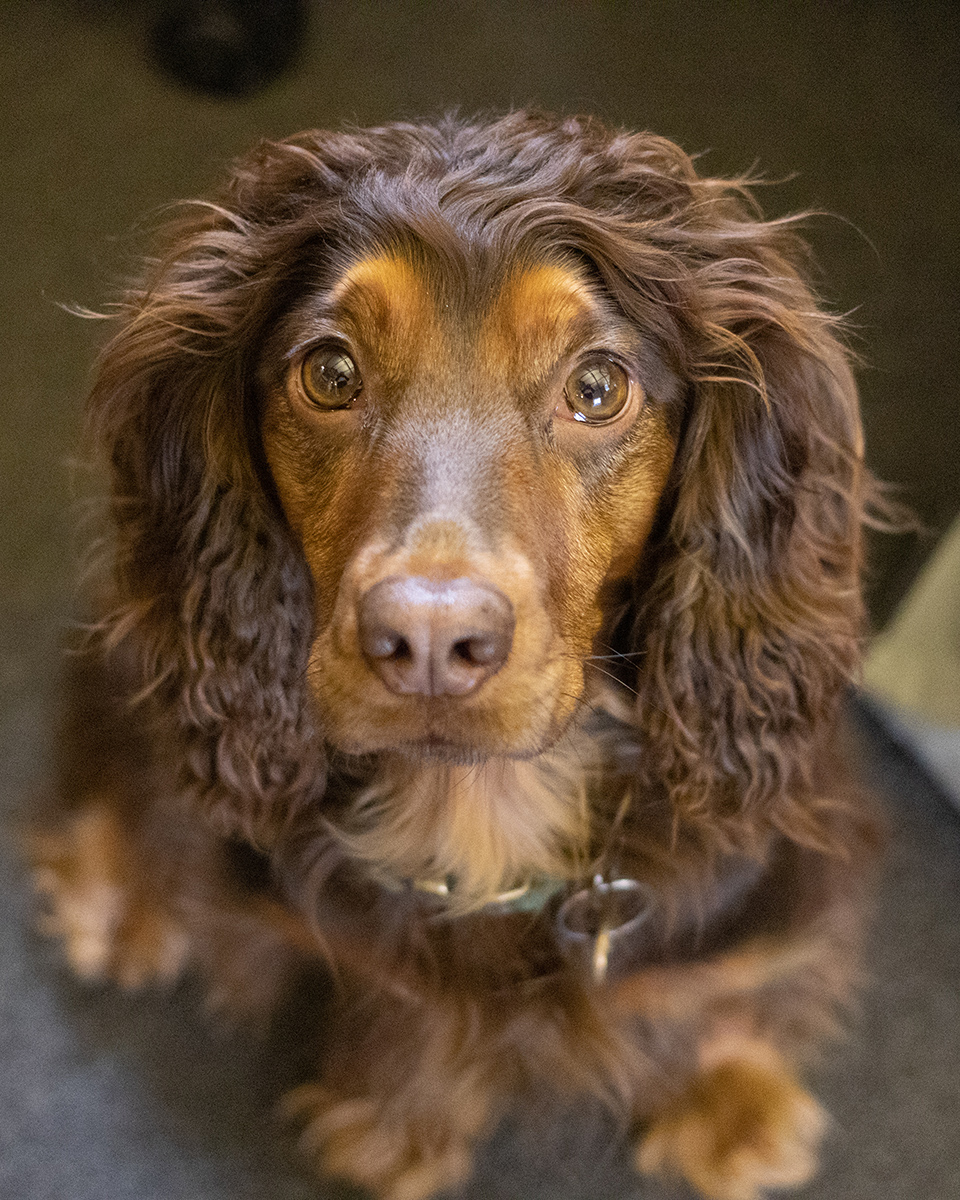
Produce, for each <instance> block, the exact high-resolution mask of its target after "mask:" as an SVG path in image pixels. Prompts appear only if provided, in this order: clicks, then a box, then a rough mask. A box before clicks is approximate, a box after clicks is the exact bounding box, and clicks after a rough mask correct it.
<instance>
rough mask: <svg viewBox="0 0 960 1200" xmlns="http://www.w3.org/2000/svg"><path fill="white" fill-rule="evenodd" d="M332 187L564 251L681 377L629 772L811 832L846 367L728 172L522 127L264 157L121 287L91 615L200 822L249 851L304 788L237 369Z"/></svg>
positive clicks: (291, 581)
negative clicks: (142, 282)
mask: <svg viewBox="0 0 960 1200" xmlns="http://www.w3.org/2000/svg"><path fill="white" fill-rule="evenodd" d="M391 189H392V190H391ZM363 194H365V195H366V196H367V197H368V199H367V201H366V204H367V208H366V209H364V208H363V203H364V201H363V200H362V199H358V197H361V196H362V195H363ZM345 197H349V198H350V202H351V203H352V204H353V210H352V211H354V212H355V213H356V212H360V213H362V214H364V220H365V221H366V225H365V226H364V228H363V229H362V230H361V235H360V236H363V237H366V238H367V239H368V240H369V238H370V237H371V233H370V231H371V229H372V230H373V235H372V236H373V237H374V238H376V237H377V236H389V233H390V221H391V220H392V219H394V218H395V217H396V215H397V214H398V213H403V212H405V211H407V210H409V212H408V216H410V219H413V218H415V217H416V215H417V214H416V212H415V211H414V209H416V208H417V205H419V206H420V209H422V211H424V212H432V211H433V210H434V209H435V208H439V207H442V208H443V211H444V214H445V216H446V219H447V221H448V222H449V223H450V225H451V226H454V227H456V228H458V229H459V230H460V232H461V234H462V235H463V236H464V237H466V238H468V239H469V238H470V237H471V236H476V237H477V238H479V239H481V240H483V241H484V242H485V244H486V245H488V246H490V245H495V244H499V245H500V246H501V247H502V248H503V249H504V250H506V251H511V252H518V253H522V252H523V251H524V250H525V249H526V248H528V244H529V246H532V247H533V249H534V250H535V251H536V250H537V248H539V249H540V250H541V251H543V250H545V249H546V248H547V247H550V246H552V247H553V248H554V250H555V251H556V252H558V253H559V252H564V251H566V252H569V253H573V254H576V255H579V256H581V257H583V258H585V259H586V260H588V261H589V262H590V263H591V264H592V266H593V268H594V269H595V270H596V272H597V274H598V275H599V276H600V277H601V278H602V280H603V282H604V284H605V286H606V287H607V289H608V291H609V293H610V294H611V295H612V296H613V297H614V299H615V300H616V301H617V302H618V303H619V304H620V306H621V307H622V308H623V310H624V311H625V312H626V313H627V314H628V315H631V316H633V317H634V318H635V319H636V320H637V322H638V323H641V324H642V327H643V328H645V329H646V330H647V331H648V332H649V333H650V336H651V337H653V338H655V339H656V341H657V342H658V345H659V346H660V349H661V352H662V353H663V355H664V356H665V358H666V359H667V360H668V361H669V362H670V363H671V366H672V368H673V369H674V371H675V372H676V373H677V374H679V375H680V376H681V377H684V378H686V379H687V380H690V381H692V382H691V383H690V395H689V401H688V406H687V410H686V416H685V418H684V423H683V430H682V438H681V444H680V449H679V453H678V456H677V462H676V468H675V472H674V477H673V483H672V485H671V487H670V489H669V491H668V495H667V496H666V497H665V500H664V504H663V519H662V521H661V536H660V537H659V539H658V540H657V542H656V544H655V545H654V546H653V547H652V549H651V550H650V551H649V553H648V555H647V556H646V559H645V562H644V565H643V568H642V580H643V584H642V586H640V585H639V584H638V586H637V590H636V593H637V594H636V602H635V612H634V614H633V620H632V626H633V639H634V647H633V648H634V650H635V651H636V652H639V661H640V668H639V670H638V677H637V681H636V686H637V691H638V703H637V714H638V717H637V719H638V724H639V725H640V727H641V729H642V730H643V736H644V738H645V739H646V741H647V744H648V751H649V753H648V755H647V758H646V764H645V767H644V770H645V771H646V772H648V773H649V775H650V779H651V781H655V782H657V783H658V784H665V786H666V787H667V788H668V790H669V792H670V794H671V796H672V799H673V802H674V804H675V806H676V810H677V812H678V813H679V814H681V815H683V816H685V817H687V818H689V819H690V820H691V821H693V822H695V823H696V822H703V823H706V822H708V821H709V822H712V823H713V824H714V825H715V826H717V827H718V828H722V829H723V830H725V831H726V834H727V836H728V837H729V839H730V840H731V842H733V843H735V844H738V845H741V846H742V845H743V844H745V842H746V841H748V840H749V836H750V833H751V831H754V832H755V831H757V830H759V829H762V828H763V827H764V826H765V825H767V826H778V827H780V828H783V829H789V830H791V831H792V832H793V833H794V834H795V835H796V836H801V835H802V836H804V837H807V838H809V837H815V830H812V829H811V828H810V827H809V826H810V821H811V819H812V818H810V816H809V813H810V812H811V811H812V809H811V800H812V799H813V792H814V791H815V788H816V780H814V779H812V778H810V770H811V768H810V767H809V765H808V764H809V763H810V762H811V761H812V760H813V758H814V756H813V755H812V754H810V753H809V751H810V749H811V746H812V744H813V742H814V741H815V739H816V738H817V737H818V736H819V731H821V730H823V729H824V727H825V726H829V724H830V720H831V717H832V715H833V712H834V710H835V708H836V706H837V703H838V701H839V698H840V696H841V695H842V692H843V689H844V685H845V683H846V682H847V680H848V679H849V678H850V676H851V675H852V674H853V673H854V672H855V670H856V662H857V657H858V639H859V631H860V624H861V609H860V601H859V592H858V587H857V577H858V573H859V566H860V519H861V511H862V505H863V491H864V489H865V487H866V486H867V485H866V482H865V476H864V472H863V469H862V466H861V441H860V431H859V425H858V417H857V407H856V396H855V391H854V386H853V383H852V378H851V375H850V371H849V368H848V364H847V360H846V356H845V354H844V352H843V350H842V349H841V348H840V346H839V344H838V342H837V341H836V339H835V337H834V334H833V332H832V328H831V322H830V321H829V319H827V318H826V317H824V316H823V315H822V314H821V313H819V312H818V311H817V309H816V307H815V304H814V301H813V298H812V297H811V295H810V293H809V291H808V289H807V288H806V286H805V285H804V283H803V282H802V281H801V278H800V275H799V273H798V271H797V269H796V268H795V266H794V265H793V263H794V260H795V258H796V257H797V253H798V247H799V246H800V243H798V242H795V241H793V238H792V234H791V233H790V229H789V226H790V222H789V221H784V222H764V221H762V220H761V219H760V218H759V217H758V216H757V214H756V213H755V211H754V210H753V209H752V207H751V201H750V199H749V194H748V193H747V192H746V190H745V188H744V187H743V185H742V184H741V183H739V182H736V181H734V182H732V183H731V182H727V181H722V180H710V179H701V178H700V177H699V176H697V174H696V172H695V171H694V169H693V166H692V163H691V162H690V160H689V159H688V158H687V157H686V156H685V155H684V154H683V153H682V152H681V151H679V150H678V149H677V148H676V147H674V146H672V145H671V144H670V143H669V142H665V141H663V140H662V139H658V138H653V137H651V136H649V135H627V134H615V133H610V132H609V131H607V130H605V129H603V127H602V126H600V125H599V124H597V123H595V122H592V121H589V120H578V119H569V120H563V121H556V120H554V119H551V118H548V117H542V116H539V115H537V114H512V115H511V116H509V117H506V118H504V119H503V120H502V121H500V122H498V123H495V124H492V125H489V126H476V127H473V126H469V125H463V124H460V123H458V122H455V121H447V122H445V123H441V125H439V126H437V127H436V128H429V127H414V126H403V125H397V126H392V127H389V128H387V129H383V130H369V131H365V132H360V133H356V134H318V133H315V134H307V135H303V136H302V137H301V138H299V139H296V140H294V141H291V142H288V143H283V144H279V145H271V144H264V145H263V146H262V147H260V148H259V149H258V150H257V151H255V152H254V153H253V154H252V155H251V156H250V157H249V158H248V159H246V160H245V161H243V162H242V163H241V164H240V165H239V166H238V167H237V168H236V170H235V172H234V174H233V177H232V179H231V182H230V184H229V186H228V189H227V190H226V192H225V194H224V200H223V203H222V205H204V206H197V207H195V208H193V209H192V210H188V212H187V215H186V216H185V217H184V218H183V219H182V220H181V221H180V222H179V223H178V224H177V225H176V226H175V227H174V228H173V230H172V232H171V234H170V237H169V241H168V243H167V244H168V245H169V246H170V247H171V249H170V251H169V253H168V254H167V255H166V257H163V258H161V259H159V260H158V261H156V262H155V263H154V264H153V267H152V271H151V276H150V278H149V279H148V281H147V284H146V286H145V287H143V288H142V289H140V290H138V291H136V292H134V293H131V295H130V296H129V297H128V299H127V303H126V306H125V309H124V313H125V318H126V320H125V324H124V326H123V328H122V329H121V331H120V332H119V333H118V335H117V336H116V337H115V339H114V340H113V341H112V342H111V343H110V344H109V345H108V346H107V348H106V350H105V352H104V354H103V357H102V360H101V364H100V373H99V377H98V380H97V383H96V386H95V388H94V392H93V396H92V400H91V414H92V419H93V423H94V427H95V430H96V433H97V435H98V437H99V439H100V440H101V442H102V444H104V445H106V446H107V447H108V448H109V451H110V456H111V463H112V468H113V482H114V515H115V517H116V523H117V527H118V540H117V560H116V579H117V601H116V607H115V610H114V612H113V614H112V616H111V617H110V618H108V622H107V623H108V625H109V626H110V628H111V630H112V636H113V637H114V638H117V639H119V638H120V637H122V636H124V635H125V634H126V633H128V632H131V631H136V632H137V634H138V637H139V639H140V642H141V643H142V645H143V647H144V655H145V678H146V680H147V682H148V687H150V688H153V689H161V690H162V689H165V688H166V689H168V690H169V699H170V701H171V702H172V703H173V704H174V706H175V708H176V710H177V712H178V713H179V720H180V723H181V725H182V728H183V730H184V733H185V735H186V737H187V739H188V744H189V745H190V747H191V755H190V769H191V770H192V772H193V774H194V775H195V777H196V780H197V781H199V783H200V785H201V788H202V789H203V791H204V794H205V795H206V797H207V801H208V804H209V805H210V806H211V808H212V809H213V811H214V812H215V814H217V815H218V816H219V817H220V819H221V820H222V821H223V823H224V824H225V825H226V826H227V827H230V828H236V829H238V830H239V831H242V832H244V833H245V834H246V836H248V837H251V838H253V839H254V840H257V841H261V842H269V841H270V840H271V839H272V837H273V836H274V834H275V833H276V830H277V828H278V826H279V824H280V823H281V821H282V820H284V819H286V818H287V817H289V816H290V815H291V814H292V812H293V811H294V809H295V808H296V807H297V806H298V804H300V803H302V801H303V800H304V798H305V797H307V796H308V795H316V793H317V790H318V788H320V787H322V780H323V769H322V767H323V763H322V747H321V738H320V736H319V734H318V733H317V732H316V731H315V730H314V728H313V725H312V721H311V717H310V715H309V712H308V709H307V705H306V701H305V698H304V689H303V672H304V663H305V659H306V654H307V649H308V645H309V641H310V637H311V632H312V631H311V629H310V621H309V619H308V617H307V614H309V613H310V612H312V599H311V583H310V580H309V578H308V574H307V571H306V568H305V565H304V563H303V561H302V557H301V554H300V551H299V549H298V548H297V547H296V546H295V545H294V543H293V540H292V538H291V537H290V535H289V533H288V531H287V529H286V527H285V525H284V524H283V522H282V520H281V519H280V518H279V514H278V512H277V510H276V507H275V502H274V500H273V497H272V493H271V486H270V483H269V480H268V478H267V475H266V471H265V469H264V468H263V467H262V464H261V463H260V462H259V461H258V454H259V450H258V439H257V436H256V434H255V424H256V408H257V396H256V388H255V367H254V363H255V354H256V352H257V349H258V347H259V345H260V343H261V342H262V339H263V337H264V335H265V332H266V331H267V330H268V328H269V326H270V322H271V320H272V319H273V318H275V317H276V315H277V314H278V313H279V312H280V311H282V309H283V308H284V306H285V305H287V304H289V303H290V302H291V300H292V298H295V296H296V294H297V289H298V287H299V286H300V281H303V283H304V284H305V283H306V281H307V280H312V281H313V282H314V283H315V282H316V280H317V278H318V277H319V278H322V275H323V271H324V269H325V266H326V263H327V261H328V242H329V241H331V240H332V241H334V242H335V241H336V239H337V238H338V237H339V238H343V239H345V240H346V242H347V244H348V245H349V240H350V236H351V230H350V227H349V223H348V222H346V221H345V220H344V219H343V217H342V213H343V204H344V199H345ZM411 197H413V200H411ZM414 201H415V203H414ZM405 206H406V207H405ZM371 214H373V215H371ZM410 214H412V216H411V215H410ZM378 221H379V226H378V224H377V222H378ZM338 222H339V223H338ZM378 230H379V232H378ZM798 801H802V803H798ZM804 814H807V815H804Z"/></svg>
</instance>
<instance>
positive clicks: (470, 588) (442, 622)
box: [358, 575, 514, 696]
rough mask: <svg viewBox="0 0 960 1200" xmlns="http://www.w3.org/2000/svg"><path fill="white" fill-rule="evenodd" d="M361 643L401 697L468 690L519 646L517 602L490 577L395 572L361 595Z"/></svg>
mask: <svg viewBox="0 0 960 1200" xmlns="http://www.w3.org/2000/svg"><path fill="white" fill-rule="evenodd" d="M358 616H359V636H360V649H361V650H362V651H363V654H364V657H365V658H366V660H367V662H368V663H369V664H370V667H371V669H372V670H374V671H376V673H377V674H378V675H379V676H380V678H381V679H382V680H383V682H384V683H385V684H386V686H387V687H388V688H389V689H390V691H391V692H395V693H396V694H397V695H401V696H406V695H417V696H465V695H466V694H467V693H468V692H472V691H475V690H476V689H477V688H478V687H479V686H480V684H481V683H483V682H484V680H486V679H489V678H490V676H491V675H495V674H496V672H497V671H499V670H500V668H501V667H502V666H503V664H504V663H505V662H506V661H507V656H508V655H509V653H510V647H511V646H512V644H513V628H514V613H513V605H512V604H511V603H510V601H509V600H508V599H507V597H506V596H505V595H504V594H503V593H502V592H501V591H499V590H498V589H497V588H495V587H494V586H493V585H492V584H490V583H480V582H476V581H475V580H472V579H466V578H461V579H450V580H434V579H429V578H426V577H424V576H421V575H410V576H405V575H394V576H391V577H390V578H388V579H382V580H381V581H380V582H379V583H377V584H375V585H374V586H373V587H372V588H370V590H369V591H368V592H366V593H365V595H364V596H363V597H362V599H361V601H360V607H359V613H358Z"/></svg>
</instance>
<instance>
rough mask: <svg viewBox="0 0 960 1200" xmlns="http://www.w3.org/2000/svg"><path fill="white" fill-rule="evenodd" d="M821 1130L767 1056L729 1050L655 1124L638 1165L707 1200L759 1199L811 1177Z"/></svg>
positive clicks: (807, 1102)
mask: <svg viewBox="0 0 960 1200" xmlns="http://www.w3.org/2000/svg"><path fill="white" fill-rule="evenodd" d="M728 1053H731V1054H733V1057H727V1056H726V1055H727V1054H728ZM825 1127H826V1115H825V1113H824V1111H823V1109H822V1108H821V1107H820V1105H818V1104H817V1102H816V1101H815V1100H814V1099H813V1097H812V1096H810V1095H809V1093H808V1092H806V1091H805V1090H804V1089H803V1088H802V1087H801V1086H800V1085H799V1084H798V1083H797V1082H796V1081H795V1079H794V1078H793V1076H792V1074H791V1073H790V1071H789V1070H788V1069H787V1067H786V1065H785V1064H784V1063H783V1062H782V1061H781V1060H779V1059H778V1058H777V1057H776V1055H775V1054H774V1052H773V1051H772V1050H770V1049H768V1048H766V1047H762V1046H756V1045H754V1046H750V1047H740V1048H739V1049H737V1050H734V1049H733V1047H730V1046H728V1047H727V1048H726V1050H725V1051H723V1052H722V1053H720V1054H719V1055H718V1059H717V1061H716V1062H715V1063H714V1065H712V1066H709V1067H707V1068H706V1069H705V1070H703V1071H702V1072H701V1073H700V1074H699V1075H697V1076H696V1077H695V1078H694V1080H693V1082H692V1083H691V1084H690V1086H689V1087H688V1088H687V1090H686V1091H685V1092H683V1094H682V1095H681V1096H680V1097H679V1098H678V1099H677V1100H676V1101H675V1102H674V1103H673V1104H672V1105H670V1106H669V1107H668V1108H667V1109H666V1110H665V1111H664V1112H662V1113H661V1114H660V1115H659V1116H658V1117H657V1118H656V1120H655V1121H654V1122H653V1124H652V1126H651V1128H650V1130H649V1131H648V1133H647V1135H646V1137H645V1138H644V1140H643V1142H642V1144H641V1145H640V1148H639V1150H638V1151H637V1166H638V1167H639V1169H640V1170H641V1171H643V1172H646V1173H648V1174H661V1175H666V1176H668V1177H676V1176H681V1177H683V1178H685V1179H687V1180H688V1181H689V1182H690V1183H692V1184H693V1185H694V1187H696V1188H697V1189H698V1191H699V1192H700V1193H701V1194H702V1195H703V1196H705V1197H706V1198H707V1200H758V1197H759V1196H760V1195H761V1193H762V1192H763V1191H764V1190H765V1189H766V1188H777V1187H791V1186H797V1185H799V1184H801V1183H805V1182H806V1181H807V1180H808V1179H810V1178H811V1177H812V1175H813V1174H814V1172H815V1170H816V1166H817V1148H818V1146H819V1143H820V1140H821V1137H822V1135H823V1132H824V1129H825Z"/></svg>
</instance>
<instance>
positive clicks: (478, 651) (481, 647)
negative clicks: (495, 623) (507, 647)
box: [453, 637, 499, 667]
mask: <svg viewBox="0 0 960 1200" xmlns="http://www.w3.org/2000/svg"><path fill="white" fill-rule="evenodd" d="M498 653H499V649H498V647H497V645H496V644H495V642H494V640H493V638H480V637H471V638H464V639H463V640H462V641H459V642H454V644H453V654H454V655H455V656H456V657H457V658H459V659H461V660H462V661H463V662H465V663H469V664H470V665H471V666H477V667H485V666H486V665H487V664H488V663H491V662H493V660H494V659H495V658H496V657H497V655H498Z"/></svg>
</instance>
